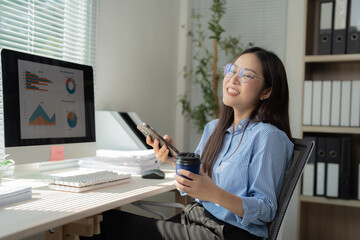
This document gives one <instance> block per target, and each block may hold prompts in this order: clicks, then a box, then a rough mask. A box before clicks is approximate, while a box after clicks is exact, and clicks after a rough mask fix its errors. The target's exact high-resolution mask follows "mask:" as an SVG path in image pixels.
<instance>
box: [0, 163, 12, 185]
mask: <svg viewBox="0 0 360 240" xmlns="http://www.w3.org/2000/svg"><path fill="white" fill-rule="evenodd" d="M6 157H7V156H5V157H3V159H4V160H1V161H0V185H1V180H2V177H3V176H4V174H5V172H6V171H7V170H8V168H9V166H11V165H14V164H15V162H14V160H12V159H5V158H6Z"/></svg>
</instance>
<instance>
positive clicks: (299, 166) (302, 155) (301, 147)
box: [268, 138, 315, 240]
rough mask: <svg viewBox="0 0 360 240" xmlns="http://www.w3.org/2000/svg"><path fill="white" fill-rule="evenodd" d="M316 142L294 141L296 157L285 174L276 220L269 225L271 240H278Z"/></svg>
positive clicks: (294, 156)
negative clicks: (287, 211) (288, 208)
mask: <svg viewBox="0 0 360 240" xmlns="http://www.w3.org/2000/svg"><path fill="white" fill-rule="evenodd" d="M314 145H315V142H314V141H310V140H303V139H296V138H295V139H294V155H293V158H292V160H291V162H290V163H289V166H288V169H287V170H286V173H285V178H284V181H283V183H282V186H281V190H280V194H279V196H278V209H277V212H276V215H275V218H274V220H273V221H272V222H271V223H269V224H268V230H269V237H268V239H269V240H276V238H277V236H278V234H279V230H280V227H281V223H282V221H283V220H284V216H285V213H286V209H287V207H288V205H289V202H290V199H291V197H292V195H293V193H294V190H295V188H296V185H297V182H298V181H299V179H300V176H301V174H302V172H303V169H304V166H305V164H306V163H307V161H308V159H309V157H310V154H311V152H312V150H313V148H314Z"/></svg>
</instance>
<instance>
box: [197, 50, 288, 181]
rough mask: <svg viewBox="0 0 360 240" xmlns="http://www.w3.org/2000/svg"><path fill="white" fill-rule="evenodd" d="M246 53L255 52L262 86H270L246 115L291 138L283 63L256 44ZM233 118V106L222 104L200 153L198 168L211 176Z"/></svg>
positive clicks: (286, 84) (264, 87)
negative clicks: (213, 127) (265, 94)
mask: <svg viewBox="0 0 360 240" xmlns="http://www.w3.org/2000/svg"><path fill="white" fill-rule="evenodd" d="M246 53H253V54H255V55H256V56H257V58H258V59H259V61H260V62H261V64H262V69H263V77H264V80H265V82H264V86H263V89H267V88H272V92H271V94H270V96H269V98H267V99H265V100H263V101H260V100H259V102H258V104H257V106H256V108H255V109H254V111H253V112H252V113H251V114H250V116H249V121H261V122H264V123H270V124H272V125H274V126H276V127H277V128H278V129H280V130H282V131H284V132H285V133H286V135H287V136H288V137H289V139H290V140H292V137H291V131H290V123H289V89H288V83H287V77H286V72H285V68H284V65H283V63H282V62H281V60H280V59H279V57H278V56H276V55H275V54H274V53H272V52H270V51H267V50H265V49H262V48H259V47H252V48H249V49H246V50H245V51H243V52H242V53H241V54H240V56H241V55H244V54H246ZM240 56H239V57H240ZM239 57H237V58H236V59H238V58H239ZM235 61H236V60H235ZM235 61H234V62H235ZM233 121H234V110H233V108H232V107H229V106H226V105H225V104H224V103H222V105H221V110H220V117H219V122H218V124H217V126H216V128H215V130H214V132H213V133H212V134H211V136H210V138H209V140H208V141H207V143H206V145H205V147H204V150H203V152H202V154H201V158H202V160H203V163H202V168H203V170H204V172H205V173H206V174H207V175H209V176H210V177H211V176H212V169H213V167H214V164H215V161H216V158H217V156H218V154H219V152H220V150H221V146H222V143H223V139H224V135H225V132H226V130H227V129H228V128H229V127H230V126H231V124H232V123H233ZM245 130H246V129H245ZM245 130H244V131H245Z"/></svg>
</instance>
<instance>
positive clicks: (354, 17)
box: [318, 0, 360, 55]
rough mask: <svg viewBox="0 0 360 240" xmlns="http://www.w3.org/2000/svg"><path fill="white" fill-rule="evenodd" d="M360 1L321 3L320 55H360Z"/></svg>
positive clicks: (345, 0) (347, 0) (340, 0)
mask: <svg viewBox="0 0 360 240" xmlns="http://www.w3.org/2000/svg"><path fill="white" fill-rule="evenodd" d="M359 12H360V0H335V1H324V2H320V7H319V34H318V54H319V55H323V54H345V53H350V54H351V53H360V14H359Z"/></svg>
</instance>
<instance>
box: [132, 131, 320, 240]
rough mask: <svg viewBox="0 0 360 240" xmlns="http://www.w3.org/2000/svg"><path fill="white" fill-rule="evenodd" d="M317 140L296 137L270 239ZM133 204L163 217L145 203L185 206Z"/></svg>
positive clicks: (279, 223)
mask: <svg viewBox="0 0 360 240" xmlns="http://www.w3.org/2000/svg"><path fill="white" fill-rule="evenodd" d="M314 145H315V142H314V141H310V140H303V139H296V138H295V139H294V154H293V158H292V159H291V161H290V163H289V166H288V169H287V170H286V172H285V177H284V181H283V183H282V186H281V190H280V194H279V196H278V209H277V212H276V215H275V218H274V220H273V221H272V222H271V223H269V224H268V231H269V237H268V239H269V240H276V238H277V236H278V234H279V230H280V227H281V223H282V221H283V220H284V216H285V213H286V209H287V207H288V205H289V202H290V199H291V197H292V195H293V193H294V190H295V188H296V185H297V183H298V181H299V179H300V176H301V174H302V172H303V169H304V167H305V164H306V163H307V161H308V159H309V157H310V154H311V152H312V150H313V148H314ZM133 205H135V206H137V207H140V208H142V209H144V210H147V211H149V212H152V213H154V214H156V215H158V216H160V218H161V219H167V218H166V216H165V215H164V214H162V213H160V212H158V211H155V210H154V209H151V208H148V207H146V206H144V205H150V206H160V207H175V208H183V207H184V205H182V204H179V203H161V202H149V201H138V202H135V203H133Z"/></svg>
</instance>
